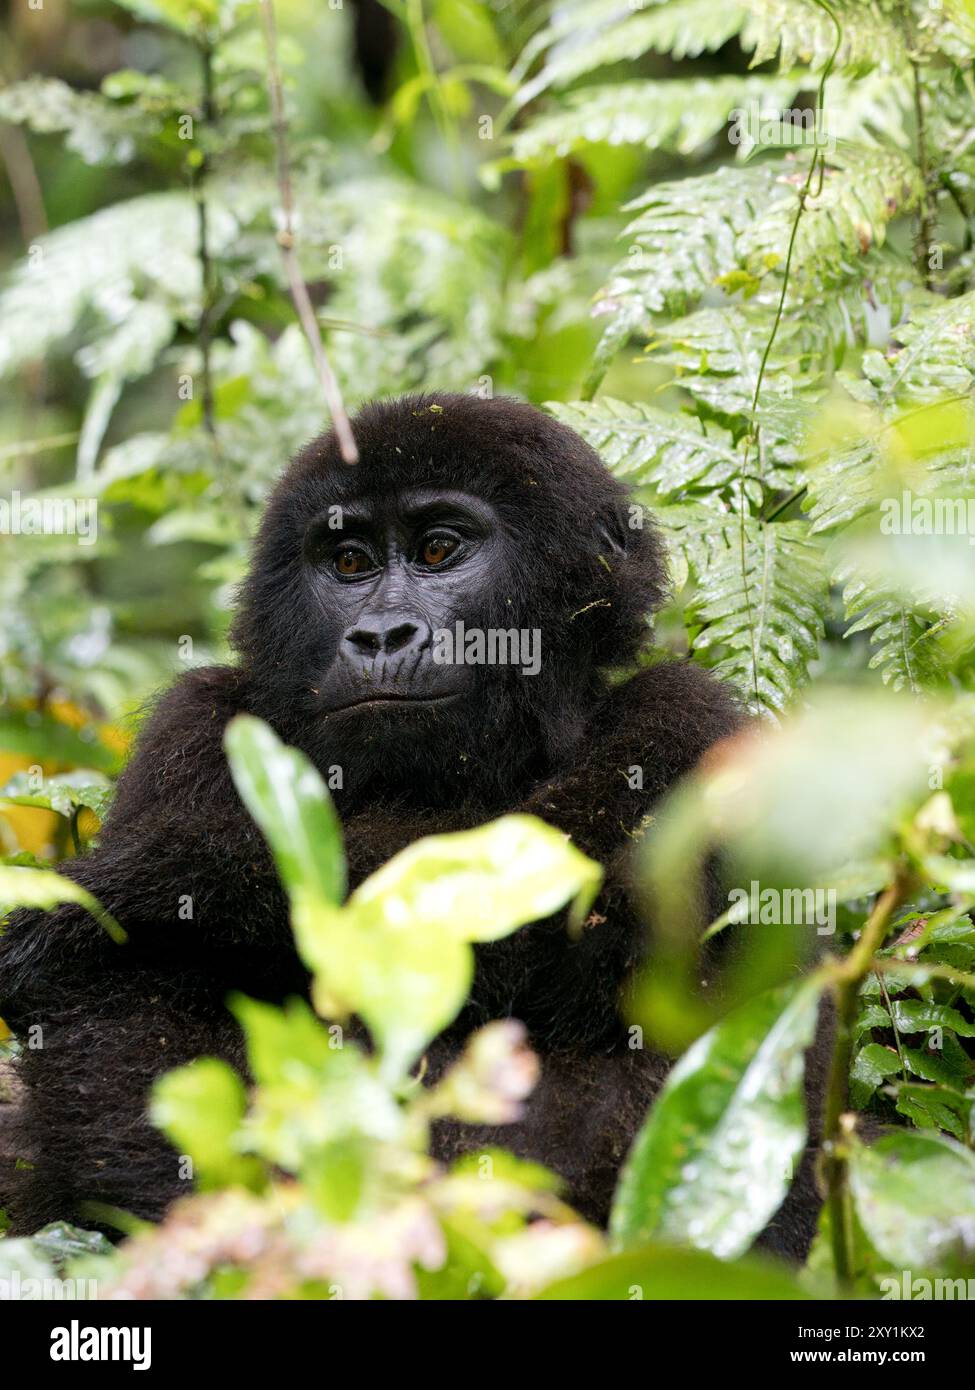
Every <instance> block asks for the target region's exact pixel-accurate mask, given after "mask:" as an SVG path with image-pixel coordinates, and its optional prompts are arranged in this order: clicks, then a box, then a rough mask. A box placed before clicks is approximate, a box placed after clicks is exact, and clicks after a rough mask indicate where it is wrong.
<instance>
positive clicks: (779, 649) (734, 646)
mask: <svg viewBox="0 0 975 1390" xmlns="http://www.w3.org/2000/svg"><path fill="white" fill-rule="evenodd" d="M668 510H669V509H665V510H664V512H663V513H662V515H661V519H662V520H663V521H664V524H665V525H666V524H667V512H668ZM717 529H718V530H719V533H720V543H719V544H718V545H716V546H715V547H714V548H713V549H712V550H711V553H710V555H709V557H708V564H707V567H706V568H703V569H701V568H698V567H696V566H695V579H696V581H697V590H696V593H695V595H694V597H693V599H692V601H691V604H690V605H689V611H690V616H691V618H692V620H696V621H697V622H699V623H700V624H701V631H700V632H699V633H698V634H697V636H696V637H695V639H694V652H695V655H697V656H699V658H700V659H701V660H702V661H703V662H704V663H705V664H706V665H708V666H711V667H713V669H714V670H715V671H716V672H717V673H718V674H719V675H720V676H722V677H724V678H725V679H728V680H732V681H734V682H735V684H736V685H737V686H738V687H739V689H740V690H741V691H742V693H743V694H744V695H745V697H746V699H747V700H748V702H749V705H750V706H751V707H752V709H753V710H755V711H756V712H765V713H773V714H777V713H779V712H780V711H781V710H783V709H784V708H785V707H786V705H787V704H788V703H789V701H790V700H792V699H793V698H794V696H795V694H796V692H797V691H798V690H799V689H800V688H801V687H802V685H804V684H805V682H806V681H807V680H808V678H809V669H808V668H809V663H810V662H811V661H813V660H815V658H816V656H817V655H818V653H819V644H820V641H821V640H822V638H823V636H824V633H825V618H826V612H827V608H828V602H829V590H828V584H827V573H826V568H825V564H824V559H823V550H822V546H821V543H819V542H817V541H816V540H815V539H814V538H813V537H811V536H810V534H809V527H808V525H807V523H805V522H803V521H787V522H775V523H773V524H771V525H765V524H762V523H761V522H759V521H757V520H756V519H754V518H751V517H748V518H744V519H743V520H742V519H737V518H731V519H722V520H721V521H720V523H719V526H718V528H717Z"/></svg>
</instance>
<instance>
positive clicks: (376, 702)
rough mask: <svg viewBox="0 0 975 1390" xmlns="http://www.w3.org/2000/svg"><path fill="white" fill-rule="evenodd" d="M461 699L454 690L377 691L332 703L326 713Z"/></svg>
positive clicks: (443, 702)
mask: <svg viewBox="0 0 975 1390" xmlns="http://www.w3.org/2000/svg"><path fill="white" fill-rule="evenodd" d="M456 699H459V695H458V694H457V693H456V692H454V693H451V694H445V695H397V694H392V693H389V694H385V693H379V692H376V691H373V692H371V693H370V694H368V695H362V696H360V697H359V698H358V699H356V700H348V701H347V702H346V703H345V704H342V705H331V706H330V707H329V708H328V709H327V710H325V713H326V714H342V713H344V712H346V711H348V710H353V709H368V708H369V707H370V706H380V705H382V706H384V707H386V708H390V707H396V706H399V707H400V708H404V709H410V708H413V709H415V708H418V707H425V708H430V707H432V706H434V705H448V704H450V703H451V702H452V701H453V700H456Z"/></svg>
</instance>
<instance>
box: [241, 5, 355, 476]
mask: <svg viewBox="0 0 975 1390" xmlns="http://www.w3.org/2000/svg"><path fill="white" fill-rule="evenodd" d="M261 19H262V21H263V25H264V41H265V44H266V47H267V83H268V91H269V93H270V97H271V116H272V124H273V127H274V143H275V149H276V152H277V168H278V191H279V192H280V195H281V213H282V226H281V229H280V231H279V232H278V238H277V239H278V245H279V246H280V247H281V255H282V258H283V260H284V268H285V273H286V274H287V277H288V286H289V288H290V290H291V298H292V300H293V301H294V306H295V310H296V311H297V314H298V318H299V321H300V322H301V326H302V328H303V329H304V332H305V337H306V338H307V339H308V344H309V346H310V347H311V351H312V356H313V358H314V359H315V369H316V371H317V372H318V378H319V380H320V382H321V384H322V391H323V393H324V396H325V401H326V404H327V405H328V410H329V414H330V415H331V417H332V425H333V427H334V429H335V434H336V438H337V439H338V442H339V451H340V453H341V455H342V458H343V460H344V461H345V462H346V463H358V462H359V451H358V449H357V448H356V443H355V439H354V438H353V435H352V426H351V424H350V423H349V417H348V414H347V413H346V409H345V405H344V403H343V401H342V392H341V390H340V389H339V383H338V379H337V378H336V376H335V373H334V371H333V370H332V365H331V363H330V362H329V360H328V357H327V355H326V352H325V345H324V344H323V342H322V335H321V330H320V329H319V326H318V320H317V319H316V317H315V310H314V308H313V307H312V302H311V298H310V296H309V294H308V286H307V285H306V284H305V281H304V277H303V276H302V274H301V267H300V266H299V264H298V254H297V251H296V249H295V241H296V238H295V225H294V192H293V190H292V187H291V168H290V164H289V162H288V122H287V118H286V116H285V114H284V93H283V90H282V86H281V69H280V68H279V66H278V38H277V25H276V24H275V19H274V3H273V0H261Z"/></svg>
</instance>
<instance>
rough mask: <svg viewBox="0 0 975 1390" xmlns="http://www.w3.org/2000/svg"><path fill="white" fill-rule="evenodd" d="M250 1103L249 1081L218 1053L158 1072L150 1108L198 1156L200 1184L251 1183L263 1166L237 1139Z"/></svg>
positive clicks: (172, 1136) (157, 1121)
mask: <svg viewBox="0 0 975 1390" xmlns="http://www.w3.org/2000/svg"><path fill="white" fill-rule="evenodd" d="M246 1108H247V1096H246V1093H245V1090H244V1083H243V1081H242V1080H241V1078H240V1077H239V1076H238V1074H237V1072H235V1071H234V1069H233V1067H231V1066H228V1064H227V1063H226V1062H222V1061H220V1060H218V1059H217V1058H216V1057H198V1058H197V1059H196V1061H194V1062H190V1063H189V1065H188V1066H185V1067H178V1068H177V1069H176V1070H175V1071H171V1072H167V1073H166V1075H165V1076H161V1077H160V1078H159V1080H158V1081H157V1082H156V1083H155V1085H154V1086H153V1089H152V1100H151V1106H150V1114H151V1117H152V1122H153V1124H155V1125H157V1126H158V1127H159V1128H160V1129H161V1130H163V1132H164V1133H165V1134H167V1135H168V1137H169V1138H170V1139H171V1140H172V1142H173V1143H174V1144H175V1146H176V1148H177V1149H178V1150H179V1151H180V1152H181V1153H185V1154H188V1155H189V1156H190V1158H191V1159H192V1160H193V1164H194V1168H195V1177H196V1179H197V1181H198V1184H199V1186H200V1187H201V1188H203V1189H207V1188H219V1187H227V1186H234V1185H236V1184H241V1185H243V1186H245V1187H250V1186H253V1185H254V1184H255V1183H257V1182H258V1181H259V1179H260V1168H259V1167H258V1165H257V1164H256V1163H255V1162H254V1160H253V1159H249V1158H246V1157H244V1156H243V1155H242V1154H241V1153H240V1151H239V1147H238V1146H237V1142H236V1140H237V1136H238V1134H239V1131H240V1126H241V1121H242V1120H243V1118H244V1112H245V1110H246Z"/></svg>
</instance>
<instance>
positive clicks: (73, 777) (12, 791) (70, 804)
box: [0, 768, 112, 819]
mask: <svg viewBox="0 0 975 1390" xmlns="http://www.w3.org/2000/svg"><path fill="white" fill-rule="evenodd" d="M111 799H112V787H111V784H110V782H109V781H108V778H106V777H102V775H101V773H98V772H94V771H92V770H91V769H88V768H76V769H75V771H73V772H61V773H58V774H56V775H55V776H51V777H45V778H44V779H43V782H42V784H41V786H40V787H37V788H35V786H34V782H33V779H32V777H31V774H30V773H28V772H18V773H15V774H14V776H13V777H11V779H10V781H9V782H8V783H7V785H6V786H5V787H0V801H6V802H8V803H9V804H10V805H12V806H36V807H40V808H42V809H45V810H48V811H56V812H57V813H58V815H59V816H71V815H73V814H74V812H75V811H76V810H78V809H79V808H81V807H88V808H89V809H90V810H92V811H94V812H95V814H96V816H98V817H99V819H103V818H104V816H105V812H106V811H107V810H108V805H109V802H110V801H111Z"/></svg>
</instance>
